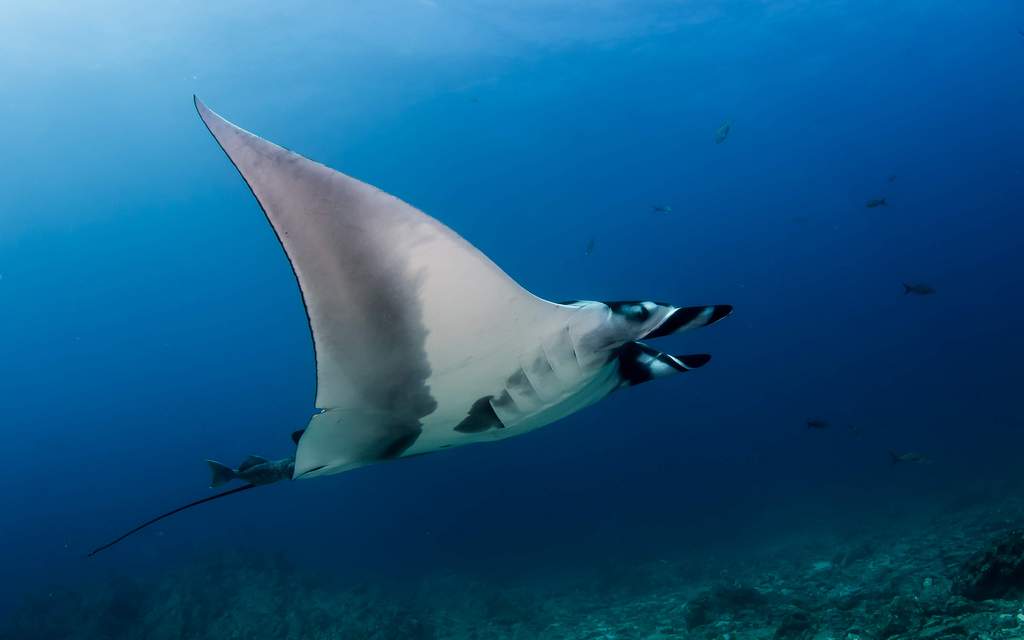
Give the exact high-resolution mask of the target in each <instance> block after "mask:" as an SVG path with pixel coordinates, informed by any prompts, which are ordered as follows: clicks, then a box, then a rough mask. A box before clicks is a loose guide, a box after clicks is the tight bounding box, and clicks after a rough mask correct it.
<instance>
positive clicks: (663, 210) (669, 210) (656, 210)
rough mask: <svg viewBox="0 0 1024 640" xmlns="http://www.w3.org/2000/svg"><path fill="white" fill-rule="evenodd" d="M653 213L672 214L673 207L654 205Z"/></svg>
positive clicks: (652, 207) (652, 206)
mask: <svg viewBox="0 0 1024 640" xmlns="http://www.w3.org/2000/svg"><path fill="white" fill-rule="evenodd" d="M651 211H653V212H654V213H672V207H670V206H668V205H667V204H652V205H651Z"/></svg>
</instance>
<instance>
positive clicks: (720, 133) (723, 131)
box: [715, 120, 732, 144]
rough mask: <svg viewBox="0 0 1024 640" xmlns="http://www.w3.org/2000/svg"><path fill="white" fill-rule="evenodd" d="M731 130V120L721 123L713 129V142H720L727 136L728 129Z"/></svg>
mask: <svg viewBox="0 0 1024 640" xmlns="http://www.w3.org/2000/svg"><path fill="white" fill-rule="evenodd" d="M731 130H732V120H726V121H725V122H723V123H722V126H720V127H718V130H717V131H715V144H722V143H723V142H725V140H726V138H728V137H729V131H731Z"/></svg>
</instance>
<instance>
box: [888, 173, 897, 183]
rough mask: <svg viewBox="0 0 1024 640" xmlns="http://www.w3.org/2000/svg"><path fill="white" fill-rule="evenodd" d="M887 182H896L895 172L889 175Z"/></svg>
mask: <svg viewBox="0 0 1024 640" xmlns="http://www.w3.org/2000/svg"><path fill="white" fill-rule="evenodd" d="M889 182H896V174H895V173H894V174H892V175H890V176H889Z"/></svg>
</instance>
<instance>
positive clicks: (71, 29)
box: [0, 0, 1024, 596]
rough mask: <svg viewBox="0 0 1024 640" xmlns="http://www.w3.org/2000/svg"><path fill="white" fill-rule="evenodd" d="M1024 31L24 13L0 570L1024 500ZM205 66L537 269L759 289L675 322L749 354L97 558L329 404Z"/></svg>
mask: <svg viewBox="0 0 1024 640" xmlns="http://www.w3.org/2000/svg"><path fill="white" fill-rule="evenodd" d="M508 5H514V6H508ZM1020 25H1024V8H1022V6H1021V5H1020V4H1019V3H1015V2H980V3H963V2H952V1H946V2H934V1H925V0H920V1H910V0H907V1H904V2H889V1H858V2H828V3H824V2H796V1H793V2H715V3H712V2H693V3H678V4H677V3H670V2H652V3H645V4H643V5H642V6H640V5H638V4H637V3H626V2H623V3H615V2H609V3H600V5H598V6H596V7H595V6H591V4H590V3H582V2H581V3H578V4H575V3H566V4H563V5H560V7H559V8H553V7H551V6H548V5H547V4H546V3H539V2H528V3H498V2H487V3H448V2H444V1H443V0H438V1H437V2H436V3H434V2H430V1H427V0H424V1H423V2H419V3H417V2H391V3H385V4H377V3H356V4H354V5H352V6H349V7H348V8H345V9H333V10H327V9H323V8H316V7H314V6H312V5H309V6H305V7H304V6H302V5H301V4H300V5H296V6H294V7H290V8H288V9H287V10H285V9H280V10H278V9H271V8H269V7H267V8H262V9H252V8H243V7H241V6H238V7H228V6H225V7H224V8H221V9H217V10H212V9H208V8H201V7H200V5H198V4H196V5H195V6H192V7H190V8H183V7H179V8H177V9H173V10H171V9H160V10H151V9H141V8H134V9H133V8H132V7H131V6H129V5H124V6H120V7H116V8H113V9H112V8H110V7H106V8H103V9H101V8H99V7H96V8H95V10H94V11H86V10H79V11H77V12H76V11H73V10H70V9H63V10H56V9H53V10H50V11H44V10H40V9H34V8H29V7H15V8H14V9H12V10H11V16H9V19H8V20H6V21H5V24H4V25H3V26H0V36H2V37H0V86H3V90H2V92H3V100H2V101H0V113H2V119H0V121H2V122H3V125H2V126H0V131H2V132H3V138H2V139H3V144H4V154H3V162H2V166H3V171H2V172H0V193H2V194H3V201H4V204H3V207H2V211H0V273H2V280H0V309H2V314H0V335H2V336H3V338H2V339H0V363H2V364H0V372H2V374H0V375H2V378H0V381H2V385H0V415H2V422H0V428H2V433H3V463H2V464H0V514H2V515H0V536H2V539H3V547H2V549H3V550H2V552H0V563H2V565H3V566H4V575H5V576H7V580H5V581H4V584H3V587H2V588H3V590H4V595H5V596H9V595H17V594H18V593H20V592H24V591H28V590H31V589H35V588H37V587H38V586H41V585H44V584H47V583H50V582H54V581H56V582H61V581H71V582H74V581H77V580H82V579H86V580H88V579H91V578H92V577H94V576H97V575H102V574H105V573H108V572H115V573H116V572H131V571H140V570H150V571H160V570H162V569H164V568H166V567H169V566H173V565H175V564H179V563H181V562H185V561H187V560H188V559H190V558H193V557H195V556H196V555H197V554H202V553H205V552H208V551H217V550H220V549H226V548H231V547H233V546H238V545H241V546H244V547H247V548H254V549H267V550H271V549H284V550H287V551H288V553H289V554H290V555H291V556H292V557H293V558H294V559H296V560H297V561H300V562H303V563H310V564H312V563H314V562H315V563H319V564H318V565H317V566H320V567H323V570H324V571H325V572H331V573H335V574H339V575H347V574H352V575H365V574H386V575H409V574H416V573H417V572H427V571H437V570H439V569H443V568H449V567H454V568H456V569H459V570H475V571H491V570H493V571H509V570H512V568H513V567H515V568H516V569H524V568H525V569H526V570H531V569H532V568H535V567H544V566H546V567H554V568H555V569H558V568H560V567H570V566H575V565H587V564H593V563H597V562H601V561H604V560H606V559H608V558H612V557H623V558H629V557H631V556H634V555H635V556H638V557H639V556H641V555H645V554H649V555H657V554H659V553H669V552H678V551H680V550H683V551H685V550H686V549H687V548H690V547H692V548H700V545H703V544H707V543H708V541H712V540H718V541H721V540H725V541H726V542H728V541H730V540H733V541H736V544H737V545H739V544H740V542H742V543H743V544H756V542H757V540H758V539H761V538H766V537H769V536H772V535H784V534H785V533H786V532H787V531H796V532H799V531H802V530H813V529H814V527H826V528H833V529H836V528H838V529H842V528H844V527H855V526H884V525H883V524H882V523H884V522H885V521H886V518H890V517H893V516H894V515H899V514H904V513H908V512H913V511H914V510H915V509H918V508H920V507H921V506H922V505H924V504H936V503H941V501H943V500H955V499H957V496H958V495H960V493H962V492H965V491H973V490H974V489H975V488H976V487H978V486H985V487H988V489H989V491H994V492H995V493H996V494H997V493H998V492H999V491H1000V490H1002V489H1000V487H1002V486H1003V485H1002V484H1001V483H1002V482H1003V481H1004V480H1014V479H1015V478H1017V477H1019V476H1020V474H1021V471H1020V451H1021V450H1022V449H1021V447H1022V445H1024V422H1022V416H1021V413H1020V408H1019V393H1020V392H1019V389H1020V379H1021V378H1020V362H1022V361H1024V340H1022V338H1021V333H1020V326H1021V316H1022V311H1024V302H1022V298H1021V290H1022V285H1024V269H1022V258H1021V250H1022V248H1024V241H1022V232H1024V223H1022V222H1021V219H1020V214H1021V212H1022V211H1024V207H1022V205H1021V202H1022V201H1024V174H1022V169H1024V145H1022V143H1024V119H1022V118H1021V115H1022V113H1024V82H1022V78H1024V37H1022V36H1021V35H1019V34H1018V33H1017V27H1018V26H1020ZM193 93H198V94H199V95H200V96H201V97H202V98H203V99H204V100H206V101H207V102H208V103H209V104H210V106H211V107H212V108H214V109H216V110H218V111H220V112H221V113H222V114H224V115H225V116H226V117H228V118H229V119H231V120H233V121H235V122H237V123H239V124H240V125H241V126H243V127H245V128H247V129H250V130H252V131H254V132H257V133H259V134H261V135H263V136H265V137H267V138H268V139H270V140H273V141H275V142H278V143H280V144H283V145H285V146H288V147H290V148H293V149H295V150H297V151H299V152H301V153H303V154H305V155H307V156H310V157H312V158H315V159H318V160H321V161H323V162H326V163H327V164H330V165H331V166H334V167H336V168H338V169H340V170H342V171H345V172H347V173H350V174H352V175H354V176H356V177H359V178H361V179H364V180H366V181H369V182H371V183H372V184H375V185H377V186H380V187H381V188H383V189H385V190H387V191H390V192H392V193H394V194H396V195H398V196H400V197H402V198H404V199H406V200H408V201H409V202H411V203H413V204H414V205H416V206H418V207H420V208H422V209H423V210H425V211H427V212H429V213H431V214H432V215H434V216H436V217H438V218H439V219H441V220H442V221H444V222H445V223H447V224H448V225H450V226H451V227H452V228H454V229H455V230H457V231H458V232H459V233H461V234H462V235H464V236H465V237H466V238H467V239H468V240H470V241H471V242H473V243H474V244H475V245H476V246H478V247H479V248H480V249H482V250H483V251H484V252H485V253H487V254H488V255H489V256H491V257H492V258H493V259H494V260H495V262H497V263H498V264H499V265H501V266H502V267H503V268H504V269H505V270H506V271H507V272H508V273H509V274H511V275H512V276H513V277H515V278H516V279H518V280H519V281H520V282H521V283H523V284H524V285H525V286H526V287H527V288H529V289H531V290H532V291H534V292H535V293H537V294H538V295H541V296H544V297H549V298H551V299H555V300H561V299H573V298H590V299H598V300H600V299H638V298H639V299H658V300H667V301H671V302H674V303H677V304H680V305H691V304H702V303H721V302H727V303H732V304H734V305H735V306H736V312H735V315H734V317H732V318H730V319H729V320H728V321H727V322H724V323H722V324H721V325H719V326H716V327H714V328H712V329H708V330H704V331H700V332H697V333H692V334H688V335H686V336H680V337H678V338H673V339H671V340H668V341H664V342H667V347H668V348H670V349H671V350H675V351H676V352H682V353H693V352H704V351H707V352H710V353H712V354H713V355H714V357H715V359H714V361H713V363H712V365H711V366H709V367H707V368H706V369H704V370H702V371H700V372H699V373H693V374H689V375H687V376H685V377H684V378H676V379H672V380H668V381H661V382H658V383H652V384H650V385H645V386H644V387H642V388H638V389H634V390H630V391H629V392H628V393H622V394H617V395H616V396H614V397H612V398H610V399H609V400H607V401H605V402H604V403H602V404H600V405H597V406H595V407H592V408H590V409H588V410H586V411H584V412H582V413H580V414H577V415H575V416H572V417H571V418H569V419H567V420H564V421H563V422H561V423H558V424H556V425H553V426H550V427H548V428H546V429H543V430H541V431H538V432H535V433H533V434H531V435H528V436H525V437H522V438H520V439H513V440H509V441H505V442H502V443H500V444H496V445H486V446H477V447H468V448H464V449H461V450H455V451H451V452H447V453H444V454H438V455H433V456H427V457H423V458H418V459H414V460H408V461H402V462H399V463H392V464H385V465H380V466H377V467H373V468H368V469H363V470H360V471H357V472H353V473H351V474H346V475H342V476H335V477H330V478H327V479H319V480H315V481H309V482H296V483H286V484H283V485H279V486H274V487H270V488H266V489H263V490H260V491H254V492H250V493H247V494H244V495H242V496H238V497H235V498H231V499H229V500H225V501H223V502H220V503H217V504H215V505H210V506H206V507H202V508H200V509H197V510H195V511H192V512H189V513H187V514H185V515H182V516H179V517H177V518H176V519H173V520H169V521H166V522H165V523H161V524H160V525H159V526H157V527H155V528H153V529H151V530H147V532H145V533H143V534H141V535H140V536H138V537H136V538H133V539H130V540H129V541H126V542H125V543H123V544H122V545H121V546H119V547H117V548H115V549H113V550H111V551H110V552H108V553H106V554H105V555H102V556H100V557H97V558H94V559H92V560H88V561H87V560H84V559H83V558H82V554H83V553H84V552H85V551H87V550H88V549H89V548H91V547H92V546H94V545H96V544H98V543H100V542H102V541H104V540H106V539H108V538H110V537H111V536H112V535H114V534H117V533H119V532H120V531H121V530H123V529H125V528H127V527H129V526H131V525H133V524H135V523H136V522H137V521H138V520H140V519H143V518H144V517H147V516H150V515H153V514H155V513H158V512H159V511H162V510H163V509H165V508H169V507H171V506H174V505H176V504H179V503H182V502H186V501H189V500H191V499H194V498H196V497H201V496H204V495H207V493H206V492H207V489H205V486H206V483H207V475H206V474H207V471H206V469H205V466H204V465H203V463H202V460H203V459H204V458H206V457H212V458H217V459H222V460H224V461H228V462H237V461H238V460H240V459H242V458H243V457H244V456H245V455H247V454H249V453H261V454H265V455H269V456H284V455H288V454H289V453H290V452H291V450H292V445H291V443H290V442H289V439H288V434H290V433H291V431H293V430H294V429H297V428H301V427H302V426H304V425H305V423H306V421H307V419H308V417H309V415H310V414H311V412H312V411H313V408H312V401H313V398H312V396H313V385H314V376H313V358H312V349H311V346H310V339H309V335H308V329H307V326H306V320H305V317H304V315H303V310H302V306H301V302H300V298H299V294H298V291H297V289H296V286H295V282H294V279H293V277H292V274H291V272H290V270H289V266H288V263H287V261H286V260H285V258H284V255H283V254H282V252H281V249H280V247H279V245H278V243H277V242H276V240H275V239H274V236H273V233H272V232H271V231H270V229H269V227H268V226H267V224H266V222H265V221H264V219H263V216H262V214H261V213H260V210H259V207H258V206H257V205H256V203H255V202H254V201H253V199H252V197H251V195H250V193H249V191H248V190H247V189H246V187H245V185H244V183H243V182H242V181H241V179H240V178H239V177H238V175H237V174H236V172H235V170H234V169H233V168H232V167H231V165H230V163H229V162H228V161H227V160H226V159H225V158H224V157H223V154H222V153H221V152H220V150H219V149H217V147H216V145H215V144H214V142H213V141H212V140H211V139H210V136H209V134H208V133H207V132H206V130H205V129H204V127H203V126H202V125H201V123H200V122H199V120H198V118H197V117H196V115H195V113H194V111H193V109H192V105H191V96H192V94H193ZM726 120H731V121H732V122H733V125H732V133H731V135H730V137H729V138H728V140H727V141H726V142H725V143H723V144H720V145H716V144H715V142H714V133H715V131H716V129H717V128H718V127H719V125H721V124H722V123H723V122H724V121H726ZM890 176H895V178H894V179H893V180H892V181H890V180H889V177H890ZM883 196H884V197H886V198H887V200H888V202H889V206H888V207H881V208H875V209H868V208H865V206H864V204H865V202H866V201H867V200H868V199H870V198H875V197H883ZM652 204H668V205H671V207H672V212H671V213H668V214H665V213H655V212H652V210H651V205H652ZM591 239H593V241H594V250H593V253H592V255H589V256H588V255H585V248H586V246H587V243H588V241H590V240H591ZM903 281H924V282H927V283H930V284H932V285H933V286H934V287H936V288H937V289H938V294H937V295H935V296H932V297H927V298H924V297H913V296H904V295H903V294H902V288H901V282H903ZM812 417H823V418H825V419H827V420H829V421H830V422H831V423H832V427H831V428H830V429H828V430H825V431H823V432H818V431H809V430H808V429H806V428H805V426H804V424H805V421H806V420H807V419H808V418H812ZM850 424H852V425H856V426H857V427H858V428H859V429H860V433H861V435H860V437H859V438H858V437H855V436H854V435H853V434H852V433H850V432H849V431H848V429H847V425H850ZM891 449H893V450H899V451H905V450H915V451H921V452H924V453H926V454H927V455H928V456H929V457H931V458H933V459H934V461H935V462H934V464H932V465H927V466H919V467H910V468H907V467H905V466H893V465H891V464H889V462H888V455H887V452H888V451H889V450H891ZM993 487H994V488H993ZM511 559H515V561H512V560H511Z"/></svg>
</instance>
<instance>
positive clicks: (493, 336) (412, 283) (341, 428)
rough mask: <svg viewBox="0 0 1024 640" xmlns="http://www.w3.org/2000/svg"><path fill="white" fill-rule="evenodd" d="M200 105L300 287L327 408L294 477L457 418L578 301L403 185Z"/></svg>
mask: <svg viewBox="0 0 1024 640" xmlns="http://www.w3.org/2000/svg"><path fill="white" fill-rule="evenodd" d="M196 108H197V110H198V111H199V115H200V116H201V117H202V119H203V122H204V123H206V126H207V127H208V128H209V130H210V132H211V133H212V134H213V136H214V137H215V138H216V139H217V142H218V143H219V144H220V146H221V148H223V150H224V152H225V153H227V155H228V157H229V158H230V159H231V161H232V162H233V163H234V165H235V167H236V168H237V169H238V171H239V173H241V174H242V177H243V178H244V179H245V181H246V183H247V184H248V185H249V187H250V189H251V190H252V192H253V195H255V196H256V199H257V200H258V201H259V203H260V206H261V207H262V208H263V211H264V213H265V214H266V216H267V219H268V220H269V221H270V224H271V225H272V226H273V228H274V231H275V232H276V233H277V237H278V239H279V240H280V241H281V245H282V246H283V247H284V250H285V252H286V253H287V254H288V258H289V259H290V261H291V265H292V268H293V269H294V271H295V275H296V278H297V280H298V283H299V287H300V289H301V291H302V297H303V301H304V303H305V306H306V312H307V315H308V317H309V325H310V329H311V331H312V334H313V342H314V347H315V351H316V368H317V393H316V406H317V407H319V408H321V409H325V410H326V411H325V412H324V413H321V414H319V415H317V416H314V418H313V420H312V421H311V423H310V426H309V428H308V429H307V430H306V431H305V433H304V434H303V435H302V438H301V439H300V440H299V447H298V451H297V455H296V464H295V476H296V477H299V476H301V475H304V474H305V475H317V474H323V473H331V472H337V471H341V470H344V468H348V467H349V466H352V465H355V464H361V463H365V462H369V461H372V460H373V459H375V458H376V459H379V458H385V457H393V456H395V455H399V454H401V453H402V452H403V451H405V450H406V449H408V448H409V447H410V446H411V445H412V444H413V443H414V442H415V441H416V440H417V438H419V436H420V434H421V432H422V429H423V424H424V421H425V420H427V419H428V417H429V420H430V421H432V422H434V423H437V424H442V423H449V424H450V425H451V426H452V427H453V426H454V425H456V424H458V423H459V421H460V420H462V419H464V418H465V416H466V414H467V412H468V411H469V410H470V409H471V407H472V405H473V403H474V401H477V400H478V399H480V398H482V397H486V396H488V395H489V394H491V393H494V392H495V390H497V389H500V388H502V384H503V383H504V381H505V379H506V378H507V376H508V375H509V374H510V373H511V372H513V371H515V370H516V369H517V367H519V365H520V360H521V358H522V356H523V352H524V349H525V348H527V347H530V346H534V345H536V344H537V342H538V337H537V336H538V335H540V334H542V333H543V332H545V331H547V330H549V329H550V327H553V326H557V325H558V323H560V322H564V321H565V318H566V317H567V315H568V314H569V313H571V310H570V309H568V308H567V307H564V306H562V305H557V304H554V303H550V302H547V301H544V300H541V299H540V298H537V297H536V296H534V295H532V294H531V293H529V292H528V291H526V290H525V289H523V288H522V287H521V286H519V285H518V284H517V283H516V282H515V281H513V280H512V279H511V278H509V277H508V276H507V275H506V274H505V273H504V272H502V271H501V269H499V268H498V267H497V266H496V265H495V264H494V263H493V262H491V261H490V260H489V259H488V258H487V257H486V256H484V255H483V254H482V253H480V252H479V251H478V250H477V249H475V248H474V247H473V246H472V245H470V244H469V243H468V242H466V241H465V240H463V239H462V238H461V237H459V236H458V235H457V234H455V233H454V232H453V231H451V230H450V229H449V228H447V227H446V226H444V225H443V224H441V223H440V222H438V221H437V220H435V219H433V218H431V217H430V216H427V215H426V214H424V213H422V212H420V211H418V210H417V209H415V208H413V207H411V206H409V205H408V204H406V203H405V202H402V201H401V200H399V199H398V198H395V197H394V196H391V195H388V194H387V193H384V192H383V191H380V190H379V189H376V188H374V187H372V186H370V185H368V184H366V183H363V182H360V181H358V180H356V179H354V178H350V177H349V176H346V175H344V174H342V173H339V172H337V171H334V170H333V169H331V168H329V167H326V166H324V165H322V164H320V163H317V162H313V161H311V160H308V159H306V158H304V157H302V156H300V155H298V154H296V153H293V152H291V151H288V150H287V149H283V148H281V147H279V146H277V145H275V144H272V143H270V142H268V141H266V140H264V139H262V138H260V137H258V136H255V135H253V134H251V133H249V132H247V131H244V130H242V129H240V128H238V127H236V126H235V125H233V124H231V123H230V122H228V121H227V120H225V119H223V118H221V117H220V116H219V115H217V114H216V113H214V112H213V111H211V110H210V109H208V108H207V107H206V105H204V104H203V103H202V102H200V101H199V100H198V99H197V100H196Z"/></svg>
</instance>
